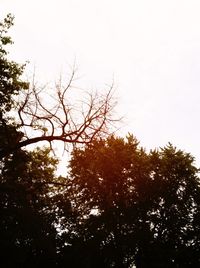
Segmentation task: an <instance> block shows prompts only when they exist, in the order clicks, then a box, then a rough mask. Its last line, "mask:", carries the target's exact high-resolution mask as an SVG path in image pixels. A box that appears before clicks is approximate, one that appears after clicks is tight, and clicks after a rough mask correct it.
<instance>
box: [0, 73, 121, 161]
mask: <svg viewBox="0 0 200 268" xmlns="http://www.w3.org/2000/svg"><path fill="white" fill-rule="evenodd" d="M74 80H75V71H74V70H73V71H72V73H71V76H70V78H69V81H68V83H67V85H66V86H63V85H61V83H59V84H56V85H55V90H54V91H52V90H51V89H50V90H49V89H48V88H47V87H43V88H37V86H36V85H35V82H33V84H32V85H31V86H30V87H29V89H28V90H24V91H22V92H21V94H20V95H19V100H18V101H17V102H16V103H17V105H16V107H17V114H18V119H17V127H18V129H19V130H20V133H23V138H22V139H21V140H19V141H18V142H13V144H10V145H9V146H7V147H5V148H2V149H1V150H0V158H2V157H4V156H6V155H8V154H10V153H12V152H14V151H15V150H18V149H20V148H22V147H25V146H28V145H30V144H34V143H38V142H42V141H43V142H45V141H46V142H48V143H49V146H50V147H51V148H53V143H54V142H55V141H62V142H63V146H64V148H65V149H66V148H67V147H68V145H76V144H86V143H89V142H91V141H92V140H93V139H94V137H97V136H104V135H107V134H108V133H109V132H108V129H109V127H110V125H111V124H112V123H113V122H114V121H116V120H114V119H113V109H114V107H115V104H116V103H115V102H114V100H113V85H111V86H110V87H109V90H108V91H107V92H106V93H105V94H102V95H100V94H98V93H97V92H95V93H90V94H89V93H86V94H85V95H83V92H82V91H77V89H76V87H74V86H73V82H74ZM86 96H87V97H86ZM77 99H78V101H77Z"/></svg>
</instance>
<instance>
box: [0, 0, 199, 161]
mask: <svg viewBox="0 0 200 268" xmlns="http://www.w3.org/2000/svg"><path fill="white" fill-rule="evenodd" d="M7 13H12V14H13V15H14V16H15V25H14V27H13V29H11V31H10V35H11V36H12V38H13V41H14V42H15V44H14V45H13V46H12V47H11V53H10V55H11V57H12V58H13V59H14V60H16V61H17V62H21V63H23V62H25V61H27V60H28V61H30V64H29V71H28V72H31V70H33V68H34V66H36V74H37V77H38V81H42V82H48V81H52V80H53V81H54V80H55V79H56V78H57V77H58V76H59V75H60V72H62V73H63V75H64V72H65V71H67V70H68V65H70V64H71V65H72V64H73V62H74V59H75V58H76V62H77V66H78V68H79V73H80V77H82V78H80V82H79V84H80V85H83V87H84V88H88V89H90V88H91V89H93V88H97V89H99V90H101V88H103V89H105V88H106V86H105V85H106V84H111V83H112V79H113V76H114V78H115V81H116V82H115V83H116V97H117V98H118V103H119V105H118V113H119V115H124V116H125V119H126V120H125V121H126V123H127V124H126V126H125V127H123V128H122V130H121V131H120V132H119V133H118V134H119V135H122V136H124V135H125V134H126V133H127V132H131V133H133V134H134V135H135V136H136V137H137V139H138V140H139V141H140V142H141V145H142V146H144V147H146V148H147V149H149V148H152V149H153V148H155V147H160V146H161V147H162V146H164V145H166V144H167V142H172V143H173V145H175V146H177V147H178V148H180V149H183V150H185V151H187V152H189V153H191V154H192V155H193V156H195V158H196V159H197V163H198V165H200V139H199V137H200V124H199V115H200V105H199V103H200V90H199V89H200V75H199V72H200V29H199V25H200V16H199V13H200V2H199V1H198V0H191V1H186V0H176V1H174V0H173V1H172V0H169V1H159V0H152V1H148V0H140V1H134V0H123V1H122V0H117V1H116V0H101V1H97V0H85V1H81V0H65V1H64V0H57V1H55V0H51V1H45V0H44V1H39V0H35V1H33V0H29V1H25V0H19V1H12V0H1V13H0V14H1V16H0V17H1V19H3V18H4V17H5V15H6V14H7Z"/></svg>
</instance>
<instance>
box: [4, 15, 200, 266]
mask: <svg viewBox="0 0 200 268" xmlns="http://www.w3.org/2000/svg"><path fill="white" fill-rule="evenodd" d="M12 24H13V18H12V16H10V15H8V16H7V17H6V18H5V20H4V21H3V22H2V23H1V24H0V104H1V106H0V156H1V159H0V257H1V264H0V266H1V267H83V268H84V267H85V268H93V267H94V268H98V267H99V268H103V267H105V268H107V267H117V268H119V267H120V268H121V267H127V268H128V267H129V268H131V267H133V265H134V266H136V267H137V268H140V267H142V268H145V267H153V268H156V267H159V268H162V267H166V268H168V267H176V268H177V267H181V268H182V267H183V268H184V267H199V265H200V179H199V170H198V169H197V168H196V166H195V162H194V158H193V157H192V156H191V155H190V154H189V153H186V152H184V151H182V150H179V149H177V148H176V147H174V146H173V145H171V144H168V145H167V146H166V147H164V148H160V149H156V150H152V151H150V152H147V151H145V150H144V149H143V148H142V147H140V145H139V143H138V141H137V140H136V138H135V137H134V136H133V135H128V136H127V137H126V138H120V137H115V136H113V135H111V136H109V135H107V137H106V136H105V134H107V125H108V124H109V123H110V122H111V121H112V116H111V113H110V112H111V110H112V109H111V108H112V104H111V98H110V91H109V94H107V95H106V96H104V98H100V97H99V99H98V98H97V96H95V98H90V102H89V105H86V108H87V110H86V111H85V112H84V111H83V110H81V114H82V116H83V120H82V121H81V122H80V121H78V122H77V121H75V120H74V119H72V115H73V113H72V114H71V113H70V112H71V106H70V105H68V106H65V104H66V102H65V97H66V96H65V94H66V92H67V91H68V90H69V89H70V85H71V84H70V83H71V82H72V81H70V83H69V84H68V86H67V87H63V88H59V90H57V91H56V94H57V95H56V96H57V97H58V98H57V101H58V104H57V105H56V106H55V105H54V108H55V109H54V110H53V109H52V107H51V109H49V110H48V109H47V107H46V106H44V105H45V104H44V103H43V102H42V98H41V97H40V95H39V94H40V90H39V91H36V89H35V87H34V86H33V87H31V85H30V84H29V83H27V82H24V81H22V79H21V77H22V74H23V70H24V66H20V65H19V64H17V63H15V62H12V61H10V60H9V59H8V56H7V54H8V53H7V50H6V46H7V45H8V44H11V43H12V40H11V39H10V37H8V36H7V31H8V29H9V28H10V26H12ZM71 78H73V76H72V77H71ZM22 93H23V94H22ZM20 94H21V95H20ZM33 100H34V101H33ZM97 100H98V101H97ZM66 107H68V108H70V109H69V110H68V108H66ZM61 112H63V113H61ZM61 114H62V116H63V117H62V116H61ZM11 115H12V116H11ZM75 122H77V125H76V124H75ZM56 127H58V129H59V130H60V132H59V133H57V132H56V130H57V128H56ZM30 129H31V131H30ZM32 133H36V134H35V135H37V136H30V135H32ZM56 140H59V141H62V142H63V144H72V145H73V147H74V148H73V151H72V155H71V160H70V162H69V173H68V174H67V175H66V176H63V177H62V176H59V177H58V176H56V168H57V164H58V161H57V159H56V157H54V156H52V153H51V152H52V150H53V142H54V141H56ZM38 141H47V142H48V143H49V147H45V148H44V147H38V148H37V149H35V150H27V149H26V147H25V146H26V145H29V144H32V143H35V142H38ZM80 143H81V144H82V145H81V146H78V144H80Z"/></svg>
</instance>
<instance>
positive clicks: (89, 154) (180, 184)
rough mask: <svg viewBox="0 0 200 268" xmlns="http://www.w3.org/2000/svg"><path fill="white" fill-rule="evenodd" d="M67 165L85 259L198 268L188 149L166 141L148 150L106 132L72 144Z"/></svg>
mask: <svg viewBox="0 0 200 268" xmlns="http://www.w3.org/2000/svg"><path fill="white" fill-rule="evenodd" d="M70 167H71V181H72V182H71V190H70V191H71V195H70V198H71V201H72V202H73V203H74V204H76V205H75V208H76V209H77V211H78V212H79V214H80V215H79V216H78V220H77V222H78V225H77V226H78V227H77V229H78V230H79V237H80V240H81V239H82V241H85V243H84V244H83V249H84V248H87V251H88V252H89V256H88V258H89V259H91V262H92V260H93V259H94V258H96V257H95V256H99V258H100V259H101V263H103V264H104V266H105V267H131V266H132V265H133V263H134V264H135V265H136V267H142V268H143V267H197V266H199V263H200V259H199V242H200V229H199V227H200V225H199V222H198V220H199V215H200V214H199V209H200V203H199V201H200V199H199V196H200V185H199V182H200V181H199V177H198V169H197V168H196V167H195V166H194V158H193V157H192V156H191V155H190V154H187V153H185V152H183V151H181V150H177V149H176V148H175V147H173V146H172V145H170V144H169V145H167V146H166V147H164V148H163V149H160V150H154V151H151V152H150V153H147V152H145V151H144V150H143V149H142V148H140V147H139V146H138V142H137V141H136V140H135V139H134V138H133V136H129V137H128V139H127V140H124V139H121V138H114V137H110V138H108V139H107V140H97V141H94V142H93V143H92V144H90V145H88V146H86V147H85V148H83V149H75V151H74V152H73V157H72V160H71V162H70ZM77 233H78V231H77ZM72 245H73V243H72ZM84 252H86V250H85V251H84ZM86 256H87V255H86ZM104 266H103V265H102V267H104ZM82 267H87V266H84V264H82ZM89 267H95V265H91V266H89Z"/></svg>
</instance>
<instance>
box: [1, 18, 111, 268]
mask: <svg viewBox="0 0 200 268" xmlns="http://www.w3.org/2000/svg"><path fill="white" fill-rule="evenodd" d="M12 25H13V17H12V16H11V15H8V16H7V17H6V18H5V19H4V21H3V22H2V23H1V24H0V104H1V105H0V212H1V213H0V214H1V220H0V235H1V243H0V256H1V265H2V266H3V267H27V266H28V267H41V266H44V265H47V266H50V267H56V266H58V267H62V264H61V263H62V260H60V258H59V254H58V252H62V248H63V247H64V244H63V240H62V239H63V236H64V235H62V237H61V236H60V235H59V230H61V229H62V228H67V226H69V227H71V224H72V219H73V217H74V215H73V214H72V213H71V203H70V202H69V200H68V197H67V195H66V189H67V187H68V182H67V180H66V178H62V177H59V178H57V177H56V176H55V174H54V172H55V169H56V165H57V161H56V159H55V158H54V157H51V156H50V151H51V148H52V147H51V145H52V142H53V141H57V140H60V141H62V142H63V143H64V144H65V145H66V143H67V144H72V145H75V144H76V143H89V142H90V141H91V140H92V139H93V138H94V137H95V136H98V135H104V134H107V126H108V124H109V123H110V122H111V121H112V119H111V117H110V116H111V112H112V108H113V106H112V104H111V102H112V101H111V99H112V93H111V90H109V92H108V93H107V94H106V95H104V96H103V94H102V96H100V95H99V96H98V95H92V94H90V95H89V100H88V102H84V101H83V102H82V106H81V105H80V106H79V108H80V110H79V112H80V113H77V112H76V109H77V106H76V105H75V104H73V103H72V104H71V103H70V100H69V99H67V100H66V97H68V96H66V95H67V93H68V92H69V91H70V89H71V88H72V81H73V78H74V74H75V73H74V71H73V72H72V76H71V78H70V80H69V83H68V85H67V86H66V87H62V86H61V85H60V86H59V87H57V88H56V91H55V92H54V93H55V94H54V95H53V96H52V97H50V95H49V94H46V93H45V90H43V91H42V90H41V89H38V88H36V86H35V83H33V84H32V85H31V84H30V83H28V82H24V81H22V80H21V77H22V74H23V71H24V67H25V65H19V64H17V63H15V62H13V61H10V60H9V59H8V57H7V56H8V52H7V50H6V46H7V45H9V44H12V40H11V38H10V37H9V36H7V31H8V30H9V28H10V27H11V26H12ZM44 96H45V99H44ZM46 99H47V101H46ZM50 99H51V101H49V100H50ZM48 104H49V105H50V107H49V106H48ZM39 141H48V142H49V144H50V150H48V149H42V148H40V149H37V150H34V151H26V150H25V148H24V147H25V146H26V145H29V144H33V143H37V142H39ZM65 145H64V146H65ZM64 216H65V219H63V218H64ZM61 238H62V239H61Z"/></svg>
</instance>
